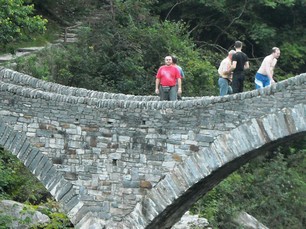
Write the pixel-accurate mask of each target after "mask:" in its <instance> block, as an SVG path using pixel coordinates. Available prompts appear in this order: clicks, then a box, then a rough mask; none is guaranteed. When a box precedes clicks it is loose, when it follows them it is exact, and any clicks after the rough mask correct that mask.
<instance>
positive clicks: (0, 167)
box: [0, 0, 306, 229]
mask: <svg viewBox="0 0 306 229" xmlns="http://www.w3.org/2000/svg"><path fill="white" fill-rule="evenodd" d="M305 12H306V1H305V0H277V1H272V0H260V1H258V0H248V1H243V0H237V1H233V0H223V1H213V0H206V1H203V0H188V1H186V0H180V1H177V0H168V1H156V0H125V1H117V0H102V1H94V0H46V1H39V0H27V1H26V0H15V1H7V0H0V44H1V45H0V52H2V53H4V52H7V51H10V52H12V53H13V52H14V51H15V49H16V47H18V46H22V45H24V44H25V43H26V44H29V45H30V46H31V45H32V44H35V40H39V39H40V41H41V43H42V44H46V43H47V42H51V41H54V40H55V39H56V36H58V35H59V34H60V33H61V32H62V31H63V29H64V28H66V27H70V26H73V25H75V24H76V23H79V22H81V26H79V27H78V30H77V37H78V40H77V42H75V43H69V44H68V43H67V44H66V43H62V44H60V45H57V46H52V47H51V48H46V49H44V50H42V51H41V52H39V53H37V55H33V56H28V57H25V58H20V59H18V60H17V66H16V70H17V71H21V72H25V73H27V74H29V75H32V76H34V77H37V78H40V79H44V80H47V81H52V82H56V83H60V84H63V85H67V86H74V87H82V88H87V89H91V90H98V91H105V92H115V93H126V94H134V95H153V94H154V82H155V74H156V71H157V69H158V67H159V66H160V65H161V64H162V62H163V58H164V56H166V55H168V54H174V55H176V56H177V57H178V59H179V65H180V66H182V68H183V69H184V72H185V75H186V79H185V80H184V82H183V96H206V95H218V88H217V79H218V75H217V71H216V70H217V67H218V65H219V63H220V61H221V60H222V59H223V58H224V57H225V56H226V54H227V52H228V51H229V50H230V49H233V44H234V42H235V41H236V40H241V41H242V42H243V43H244V44H245V46H244V47H243V51H244V52H245V53H247V55H248V56H249V61H250V65H251V68H250V69H249V70H247V72H246V78H247V79H246V85H245V90H252V89H253V88H254V83H253V81H254V75H255V73H256V71H257V69H258V68H259V65H260V63H261V61H262V60H263V58H264V56H266V55H268V54H269V53H270V50H271V48H272V47H274V46H277V47H279V48H280V50H281V57H280V59H279V61H278V63H277V66H276V69H275V78H276V80H278V81H280V80H283V79H286V78H289V77H292V76H295V75H298V74H300V73H303V72H306V64H305V60H306V58H305V54H306V34H305V26H306V17H305ZM51 28H52V30H51V31H54V29H55V31H56V32H51V33H50V32H48V31H50V30H49V29H51ZM51 34H52V35H51ZM54 35H56V36H54ZM0 152H1V154H0V198H1V199H13V200H16V201H20V202H26V203H30V204H32V205H46V206H47V207H48V209H53V210H54V209H57V208H56V203H55V202H54V201H53V200H52V198H51V196H50V194H48V193H47V192H46V190H45V189H44V188H43V187H42V185H40V184H39V183H38V182H37V180H36V179H35V178H34V177H33V176H32V175H31V174H30V173H24V170H25V168H24V167H23V165H22V164H20V163H19V162H18V160H17V159H16V158H14V157H12V156H11V155H10V153H9V152H5V151H4V150H3V149H1V148H0ZM305 167H306V161H305V138H304V137H302V138H300V139H299V140H298V141H295V142H290V145H283V146H281V147H279V148H277V149H274V150H273V151H272V152H267V153H266V155H265V156H263V157H260V158H257V159H256V160H254V161H252V162H251V163H249V164H247V165H246V166H244V167H242V168H241V169H240V170H239V171H236V172H235V173H234V174H232V175H231V176H230V177H228V178H227V179H225V180H224V181H223V182H222V183H221V184H219V185H218V186H217V187H216V188H215V189H213V190H212V191H211V192H210V193H209V194H208V195H207V196H204V197H203V198H202V199H201V200H200V201H199V202H198V203H196V204H195V205H194V207H193V208H192V211H193V212H194V213H199V214H201V215H203V216H204V217H206V218H207V219H208V220H209V221H210V222H211V224H212V225H213V227H214V228H220V229H223V228H224V229H231V228H237V226H235V225H234V224H233V223H232V222H231V218H232V217H233V216H234V215H235V214H237V212H239V211H241V210H245V211H247V212H248V213H250V214H252V215H253V216H255V217H256V218H257V219H258V220H260V221H261V222H262V223H264V224H265V225H267V226H268V227H270V228H271V229H272V228H277V229H283V228H291V229H300V228H305V225H306V217H305V214H304V212H305V209H306V205H305V201H304V200H303V197H305V194H306V183H305V172H304V171H305V170H306V168H305ZM53 210H49V211H48V214H49V216H50V217H51V218H52V223H51V224H50V225H49V226H48V228H69V227H71V224H70V222H69V220H68V219H67V217H66V216H64V215H63V214H62V213H61V212H60V211H58V210H54V211H53ZM1 220H2V221H1ZM5 222H6V221H5V219H3V218H1V217H0V225H4V227H3V228H5ZM59 225H60V226H59ZM0 228H1V226H0Z"/></svg>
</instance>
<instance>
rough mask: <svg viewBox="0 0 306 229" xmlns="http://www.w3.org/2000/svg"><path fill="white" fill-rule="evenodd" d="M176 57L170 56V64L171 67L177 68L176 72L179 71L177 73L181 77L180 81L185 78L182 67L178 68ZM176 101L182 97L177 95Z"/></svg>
mask: <svg viewBox="0 0 306 229" xmlns="http://www.w3.org/2000/svg"><path fill="white" fill-rule="evenodd" d="M177 59H178V58H177V57H176V56H174V55H173V56H172V64H173V66H175V67H177V68H178V70H179V72H180V75H181V77H182V78H181V80H183V79H184V78H185V73H184V71H183V69H182V67H181V66H179V65H177ZM176 87H178V84H177V81H176ZM177 99H178V100H182V95H181V94H179V93H178V94H177Z"/></svg>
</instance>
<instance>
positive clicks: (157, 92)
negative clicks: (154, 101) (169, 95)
mask: <svg viewBox="0 0 306 229" xmlns="http://www.w3.org/2000/svg"><path fill="white" fill-rule="evenodd" d="M159 84H160V78H156V80H155V93H156V94H159Z"/></svg>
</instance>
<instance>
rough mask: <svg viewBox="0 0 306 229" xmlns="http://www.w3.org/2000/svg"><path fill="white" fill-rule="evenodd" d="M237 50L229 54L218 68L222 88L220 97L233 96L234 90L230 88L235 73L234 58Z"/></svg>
mask: <svg viewBox="0 0 306 229" xmlns="http://www.w3.org/2000/svg"><path fill="white" fill-rule="evenodd" d="M235 53H236V52H235V50H231V51H229V52H228V55H227V57H226V58H224V59H223V60H222V61H221V63H220V66H219V68H218V73H219V80H218V85H219V88H220V96H224V95H228V94H232V93H233V90H232V87H231V86H230V82H231V81H232V77H233V75H232V74H233V72H232V68H231V67H232V57H233V55H234V54H235Z"/></svg>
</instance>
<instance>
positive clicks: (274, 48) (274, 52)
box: [272, 47, 280, 59]
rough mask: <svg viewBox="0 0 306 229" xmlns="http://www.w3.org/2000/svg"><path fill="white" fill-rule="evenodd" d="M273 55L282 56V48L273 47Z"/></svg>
mask: <svg viewBox="0 0 306 229" xmlns="http://www.w3.org/2000/svg"><path fill="white" fill-rule="evenodd" d="M272 55H273V57H274V58H276V59H278V58H279V56H280V49H279V48H277V47H273V48H272Z"/></svg>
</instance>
